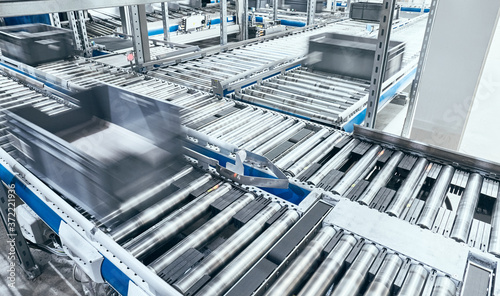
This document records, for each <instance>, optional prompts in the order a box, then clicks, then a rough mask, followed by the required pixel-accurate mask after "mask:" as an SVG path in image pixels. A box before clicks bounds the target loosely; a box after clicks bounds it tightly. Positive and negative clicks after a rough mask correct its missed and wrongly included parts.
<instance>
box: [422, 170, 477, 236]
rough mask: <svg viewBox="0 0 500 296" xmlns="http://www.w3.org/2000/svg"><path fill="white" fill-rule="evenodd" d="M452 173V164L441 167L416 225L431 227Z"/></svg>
mask: <svg viewBox="0 0 500 296" xmlns="http://www.w3.org/2000/svg"><path fill="white" fill-rule="evenodd" d="M454 173H455V169H454V168H453V167H452V166H449V165H447V166H444V167H443V168H441V172H440V173H439V177H438V179H437V180H436V183H435V184H434V186H433V187H432V190H431V192H430V193H429V197H427V200H426V201H425V205H424V208H423V209H422V213H421V214H420V217H418V220H417V225H419V226H420V227H423V228H427V229H429V228H431V227H432V224H433V223H434V219H436V215H437V212H438V210H439V208H440V207H441V205H442V204H443V201H444V199H445V198H446V192H448V187H449V186H450V182H451V178H453V174H454ZM481 184H482V179H481Z"/></svg>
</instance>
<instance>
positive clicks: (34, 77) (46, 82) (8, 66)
mask: <svg viewBox="0 0 500 296" xmlns="http://www.w3.org/2000/svg"><path fill="white" fill-rule="evenodd" d="M0 65H2V66H5V67H7V68H9V69H11V70H12V71H15V72H17V73H20V74H23V75H24V76H27V77H30V78H33V79H35V80H36V81H40V82H42V83H43V84H45V85H46V86H48V87H50V88H52V89H55V90H57V91H60V92H62V93H64V94H67V95H71V94H72V92H71V91H69V90H67V89H65V88H63V87H60V86H58V85H55V84H52V83H50V82H48V81H45V80H41V79H40V78H38V77H36V76H33V75H30V74H28V73H25V72H23V71H21V70H19V69H17V68H14V67H12V66H10V65H8V64H5V63H0Z"/></svg>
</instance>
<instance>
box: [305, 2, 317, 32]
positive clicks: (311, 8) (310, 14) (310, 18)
mask: <svg viewBox="0 0 500 296" xmlns="http://www.w3.org/2000/svg"><path fill="white" fill-rule="evenodd" d="M315 13H316V0H308V1H307V22H306V24H307V25H308V26H309V25H312V24H314V14H315Z"/></svg>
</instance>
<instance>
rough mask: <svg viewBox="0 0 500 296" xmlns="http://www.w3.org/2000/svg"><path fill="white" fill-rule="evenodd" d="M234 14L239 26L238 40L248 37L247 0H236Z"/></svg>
mask: <svg viewBox="0 0 500 296" xmlns="http://www.w3.org/2000/svg"><path fill="white" fill-rule="evenodd" d="M236 14H237V16H238V26H239V27H240V35H239V39H240V41H243V40H246V39H248V0H236Z"/></svg>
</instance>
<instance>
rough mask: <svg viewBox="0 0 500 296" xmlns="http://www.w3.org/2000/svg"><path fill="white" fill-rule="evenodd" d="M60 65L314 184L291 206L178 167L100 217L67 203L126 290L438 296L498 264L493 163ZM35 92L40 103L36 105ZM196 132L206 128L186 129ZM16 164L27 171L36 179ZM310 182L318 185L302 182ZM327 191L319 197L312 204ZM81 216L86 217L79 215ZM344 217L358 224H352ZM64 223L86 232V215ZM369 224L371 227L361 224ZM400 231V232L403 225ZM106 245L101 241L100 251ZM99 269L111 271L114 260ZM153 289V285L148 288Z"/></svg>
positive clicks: (74, 78) (21, 88) (47, 103)
mask: <svg viewBox="0 0 500 296" xmlns="http://www.w3.org/2000/svg"><path fill="white" fill-rule="evenodd" d="M60 66H61V65H57V64H52V65H45V66H42V67H41V68H40V69H43V71H44V72H47V73H52V74H56V75H55V77H59V78H64V81H62V82H63V84H64V83H66V86H67V87H69V88H71V87H74V88H75V89H81V88H85V87H87V86H90V85H98V84H100V83H102V82H103V81H107V82H109V83H112V84H113V83H116V85H120V86H121V87H124V88H125V89H128V90H130V91H132V92H135V93H138V94H144V95H150V96H152V97H154V98H156V99H158V100H166V101H169V102H172V103H175V104H178V105H179V106H181V107H182V108H183V109H182V110H181V117H182V121H183V124H184V126H185V127H186V128H187V129H192V130H193V131H196V132H199V134H200V135H204V136H206V137H205V138H203V137H200V139H201V140H207V139H208V143H209V145H207V146H204V148H207V149H208V148H211V146H212V145H211V144H214V145H219V146H218V147H217V148H219V150H217V149H212V150H210V152H211V153H212V154H209V155H210V157H215V156H214V155H215V154H217V153H219V154H224V153H226V152H224V149H226V148H227V146H225V145H224V144H228V145H229V144H231V145H236V146H239V147H243V148H247V150H249V151H253V152H258V154H263V155H265V156H266V157H268V158H269V159H270V160H272V161H273V162H274V163H276V164H277V165H278V166H279V167H280V168H282V169H283V170H285V172H286V173H287V174H288V176H289V180H290V184H292V185H294V184H301V185H302V186H303V187H302V188H301V189H300V190H305V189H304V188H307V189H308V190H311V193H310V194H309V196H308V198H306V200H304V202H302V203H301V202H300V201H299V202H297V203H296V205H297V206H294V205H292V204H291V203H287V202H286V201H285V200H283V199H280V197H276V196H273V194H269V193H268V192H266V191H259V190H258V189H257V188H252V187H242V186H241V185H240V184H236V183H227V182H229V181H227V180H223V179H221V178H219V176H218V175H217V174H216V173H214V171H213V170H211V171H209V172H207V171H200V170H199V169H198V168H194V167H192V166H190V165H182V166H179V167H178V168H176V169H175V170H174V171H172V172H171V174H167V176H165V178H164V181H163V182H160V183H158V184H157V185H156V186H154V187H152V188H150V189H148V190H145V191H143V192H141V193H140V194H138V195H137V197H136V198H137V199H140V200H141V201H143V202H140V203H139V202H138V201H137V200H136V201H133V200H131V201H130V202H129V203H128V204H123V205H121V206H120V207H118V208H117V209H116V210H115V211H113V212H112V213H111V214H110V215H109V216H107V217H105V219H104V220H101V221H94V219H93V218H92V217H90V216H89V215H88V214H86V213H79V212H77V213H75V212H74V211H71V209H73V208H72V207H71V206H69V208H70V210H68V208H67V207H62V208H64V211H65V212H66V213H68V215H71V216H72V218H73V217H78V218H77V220H76V221H78V222H79V223H80V225H85V227H87V226H88V225H87V224H86V222H89V221H87V220H86V219H89V220H90V221H92V223H91V222H89V223H90V224H91V226H92V227H90V226H88V227H87V228H85V229H86V230H84V231H85V237H86V238H89V240H90V241H91V243H92V242H94V243H95V247H96V248H97V249H98V250H99V252H100V253H101V254H103V256H106V257H112V256H113V258H114V256H115V254H116V255H117V256H120V257H119V258H120V260H118V259H116V260H115V261H113V264H115V265H116V266H118V267H119V268H118V269H119V270H122V269H123V270H128V268H129V266H130V269H131V273H127V271H125V274H126V276H125V277H124V278H126V280H125V282H124V283H120V285H116V289H117V290H120V293H122V294H123V295H127V294H128V295H137V294H134V291H133V290H127V289H126V288H123V287H127V284H128V285H135V284H134V283H138V285H136V286H140V289H143V290H147V291H148V293H149V294H151V295H212V294H213V295H227V296H230V295H238V296H244V295H252V294H253V293H255V292H257V294H258V295H264V294H266V293H267V294H270V295H275V294H276V292H274V291H280V292H278V294H280V295H297V294H298V295H325V294H327V293H330V294H331V295H337V294H338V295H352V293H357V294H359V295H387V294H389V293H390V294H394V295H416V294H418V293H420V292H421V291H422V290H423V289H426V291H428V295H456V294H457V291H460V289H462V286H465V287H467V285H468V284H469V285H470V283H469V282H467V280H466V275H467V274H468V273H467V272H469V271H470V270H468V269H467V268H469V269H472V268H470V267H466V269H465V270H464V266H468V265H467V263H469V262H470V261H469V259H468V258H469V257H468V256H470V258H474V257H475V256H476V255H477V256H478V257H479V258H481V259H482V260H484V261H481V262H483V263H484V262H490V261H491V262H495V264H496V261H495V260H496V259H495V258H494V257H493V256H492V255H491V254H496V253H495V252H497V251H495V250H496V249H497V248H498V245H496V238H498V235H499V234H498V227H497V224H498V223H499V222H498V221H499V219H498V217H497V215H498V210H497V208H500V206H499V205H498V203H496V198H497V197H498V182H497V181H498V180H497V179H495V175H494V174H491V175H490V174H488V173H489V171H488V169H487V168H485V167H478V168H476V167H471V166H470V163H466V162H460V161H456V160H455V159H447V158H446V157H441V158H439V157H436V156H435V155H430V154H429V153H427V152H428V151H427V150H424V149H421V150H418V149H417V148H415V147H407V146H405V147H403V146H401V145H396V144H394V143H385V142H383V141H380V140H378V139H377V138H373V139H370V137H368V136H366V134H363V135H358V134H356V133H355V135H354V136H350V135H348V134H346V133H343V132H340V131H335V130H332V129H330V128H328V127H325V126H321V125H318V124H312V123H310V122H307V121H304V120H300V119H297V118H296V117H290V116H285V115H282V114H276V113H274V112H270V111H269V110H266V109H264V108H258V107H254V106H252V105H248V104H245V103H240V102H236V101H234V100H230V99H227V98H223V99H219V98H216V97H214V96H212V95H210V94H208V93H205V92H203V91H198V90H194V89H189V88H185V87H182V86H179V85H177V84H172V83H169V82H165V81H161V80H156V79H152V78H151V77H150V76H147V75H146V76H143V75H136V74H132V73H129V72H128V71H123V70H119V69H116V68H113V67H109V66H106V65H102V64H99V63H95V62H92V61H88V60H83V59H78V60H75V61H70V62H67V63H66V65H62V67H60ZM180 68H181V67H179V69H180ZM75 69H76V70H75ZM299 71H301V70H297V72H299ZM96 73H97V75H96ZM200 73H201V72H200ZM307 74H310V73H306V72H304V75H307ZM315 75H316V74H314V73H312V74H310V76H315ZM0 78H4V77H0ZM333 80H334V81H338V80H336V79H333ZM0 82H2V81H1V80H0ZM4 82H5V83H4V84H1V86H0V96H1V95H2V93H1V92H2V91H4V94H5V98H7V100H10V99H11V98H12V97H11V96H12V95H15V96H16V99H22V100H24V101H20V103H21V104H22V103H23V102H24V103H27V104H33V105H34V106H35V107H36V108H39V109H40V110H41V111H43V112H45V113H47V114H49V113H51V112H53V113H52V114H57V112H64V110H66V108H70V107H71V106H70V105H69V106H68V105H66V104H67V102H66V101H65V99H64V98H57V97H56V96H55V95H48V94H46V93H44V92H43V91H40V89H39V88H37V87H35V88H34V89H31V88H29V87H27V86H26V85H24V84H19V83H18V82H16V81H13V80H12V79H10V78H6V79H5V81H4ZM54 82H55V81H53V83H54ZM197 83H198V82H197ZM55 84H58V83H55ZM362 85H363V83H362V82H359V83H358V84H356V83H353V84H352V85H350V86H349V87H347V86H345V87H344V86H341V87H340V88H338V86H337V88H338V89H339V94H340V93H344V92H348V91H349V90H357V89H358V87H360V86H361V87H362ZM4 86H5V87H4ZM41 89H45V86H43V87H42V88H41ZM324 89H325V90H326V89H327V88H326V87H325V88H324ZM33 95H34V96H36V98H42V99H43V100H41V101H30V99H29V98H30V96H33ZM25 96H26V97H25ZM51 100H53V101H55V103H52V101H51ZM56 103H57V104H56ZM15 104H16V103H14V106H16V105H15ZM346 104H347V103H346ZM7 106H9V105H7ZM339 106H341V104H340V103H339ZM2 131H3V130H2ZM194 135H198V134H190V135H189V137H193V138H195V136H194ZM211 140H213V142H210V141H211ZM2 143H3V142H2ZM6 143H7V144H6V145H7V146H8V145H12V144H11V143H8V142H6ZM201 145H202V146H203V145H205V144H204V143H203V144H201ZM7 146H5V147H7ZM2 147H4V146H2ZM212 148H213V147H212ZM5 149H7V148H5ZM228 150H229V151H232V150H231V149H228ZM221 151H222V152H221ZM215 152H217V153H215ZM0 156H1V157H2V163H1V164H2V166H3V165H5V163H4V162H3V160H4V158H5V159H8V158H6V157H7V156H4V155H3V154H0ZM8 161H9V164H10V163H13V164H15V163H14V162H12V160H10V159H8ZM212 166H213V164H212ZM13 167H15V166H13ZM15 168H16V175H17V177H18V178H24V176H27V177H29V176H30V173H29V172H25V171H22V173H19V172H18V171H17V170H19V169H20V168H19V167H15ZM490 168H491V167H490ZM9 169H10V167H9V166H7V171H8V170H9ZM478 172H479V173H478ZM4 178H5V172H3V171H2V180H4ZM30 180H31V181H30V183H33V184H35V185H36V187H37V188H44V190H47V191H44V195H45V194H46V192H52V191H51V190H50V189H47V188H45V187H44V185H43V184H39V183H36V182H35V181H34V180H33V179H30ZM305 183H309V184H314V185H316V186H307V187H306V185H305ZM27 184H28V183H27ZM18 185H20V184H18ZM16 186H17V185H16ZM19 187H20V188H24V187H22V186H19ZM32 188H34V187H31V186H29V187H28V190H31V189H32ZM33 190H34V189H33ZM23 193H24V194H25V193H26V192H22V191H20V192H19V194H20V195H23ZM53 195H55V196H57V194H55V193H54V192H52V193H50V194H47V196H48V200H49V201H50V202H49V209H50V210H54V211H55V213H58V214H59V212H57V210H56V209H55V208H54V209H53V208H51V207H50V203H51V202H52V201H53V200H55V201H57V202H58V203H57V205H58V206H59V207H60V206H61V205H62V204H64V203H65V200H62V201H58V199H57V197H54V196H53ZM263 196H264V197H263ZM25 198H26V197H25ZM59 198H60V197H59ZM318 199H323V201H320V202H316V201H317V200H318ZM400 199H401V201H399V202H398V204H399V205H400V206H399V207H398V208H399V209H400V210H398V213H399V214H398V215H395V216H397V217H398V218H399V219H396V218H394V217H389V215H388V212H389V210H388V209H389V208H390V207H391V204H393V203H394V202H396V201H398V200H400ZM27 200H28V202H29V199H27ZM41 200H42V202H43V201H44V200H45V199H41ZM59 202H61V203H59ZM426 207H427V208H428V209H427V210H424V208H426ZM270 209H272V210H270ZM335 209H338V210H337V211H335ZM346 209H347V210H346ZM73 210H74V209H73ZM329 211H331V212H333V213H330V214H329ZM334 211H335V212H334ZM426 212H429V213H431V214H428V216H429V217H430V218H429V219H430V220H432V221H430V222H429V223H428V225H429V227H425V228H427V229H420V226H418V224H419V223H418V221H419V218H421V217H422V216H423V215H424V213H426ZM359 213H361V214H359ZM80 214H81V215H84V217H85V219H84V221H86V222H84V223H82V220H78V219H79V217H80V216H79V215H80ZM426 215H427V214H426ZM61 216H62V214H61ZM62 217H64V216H62ZM68 217H69V216H68ZM359 217H363V219H360V218H359ZM139 218H140V219H139ZM342 218H349V219H350V220H351V221H350V223H342ZM387 219H389V220H387ZM144 221H145V223H144ZM374 221H376V223H375V222H374ZM379 221H389V222H390V223H386V224H384V223H383V222H380V223H379ZM65 223H66V222H65ZM94 223H96V224H97V226H99V227H100V229H97V228H95V225H94ZM67 224H68V225H71V227H75V228H77V226H76V223H75V225H73V224H72V222H71V221H67ZM389 224H390V225H394V227H393V228H391V227H390V226H388V225H389ZM104 226H105V227H106V228H105V229H104ZM137 226H139V227H137ZM363 227H365V228H367V229H368V230H367V231H365V232H363V231H360V229H362V228H363ZM377 228H380V229H377ZM121 229H125V230H124V231H121V232H123V238H122V236H121V235H120V237H115V238H116V240H115V241H113V240H112V238H113V237H114V236H115V235H114V233H116V232H119V231H120V230H121ZM304 229H306V230H304ZM398 229H401V231H400V232H398V231H395V230H398ZM432 232H435V233H438V234H439V235H435V234H433V233H432ZM324 233H327V234H328V235H327V236H323V235H322V234H324ZM404 233H406V236H405V235H403V234H404ZM95 234H97V237H94V235H95ZM427 234H431V235H433V236H434V237H437V238H438V241H437V242H436V246H434V245H432V246H431V245H429V244H430V243H432V242H433V241H431V240H426V238H427V239H428V237H426V236H425V235H427ZM410 236H414V237H413V238H412V239H414V240H415V242H413V241H411V242H412V243H415V244H416V246H415V249H416V250H411V248H409V247H406V246H412V243H410V240H409V239H408V237H410ZM460 237H463V238H462V239H459V238H460ZM451 238H453V239H455V240H459V241H463V242H464V243H461V244H459V243H458V242H455V241H454V240H452V239H451ZM96 242H97V243H96ZM102 242H104V246H105V247H104V249H101V247H102V245H101V246H99V244H100V243H102ZM117 242H118V243H119V244H116V243H117ZM426 242H429V244H428V245H425V247H426V248H429V249H432V250H433V251H435V253H434V252H432V254H428V252H422V250H425V249H426V248H424V247H422V244H425V243H426ZM108 244H109V245H108ZM441 245H444V246H446V247H449V248H447V251H448V252H449V253H446V252H442V251H441V250H440V249H439V246H441ZM108 246H112V248H109V247H108ZM450 246H451V247H450ZM107 248H109V250H111V251H107ZM365 248H369V249H371V251H370V252H369V253H373V254H371V255H370V256H368V257H370V258H369V259H366V258H363V257H365V256H367V255H366V252H365V251H366V250H365ZM363 250H365V251H363ZM488 252H489V253H490V254H488ZM110 253H113V254H112V256H111V255H110ZM124 254H125V255H124ZM123 256H125V257H123ZM372 257H373V258H372ZM122 258H126V259H125V260H123V259H122ZM106 260H107V259H106ZM111 260H114V259H111ZM119 261H123V262H125V263H123V264H122V262H119ZM118 262H119V263H118ZM360 262H361V263H360ZM455 262H458V263H457V264H455V265H453V263H455ZM108 264H109V263H108ZM120 264H121V265H120ZM450 265H453V266H451V267H450ZM457 266H459V267H457ZM143 268H144V269H143ZM488 268H491V266H488ZM98 270H103V274H104V273H105V270H106V266H105V265H103V267H102V268H99V269H98ZM136 270H140V272H139V273H138V274H139V275H140V276H137V275H136V276H135V277H134V275H133V274H134V273H135V272H136ZM494 270H495V268H493V269H492V272H493V271H494ZM257 271H258V272H257ZM114 272H116V270H115V271H114ZM470 272H472V271H470ZM491 274H492V273H491ZM491 274H488V275H491ZM285 275H286V276H285ZM428 275H429V276H428ZM127 278H130V282H129V281H128V280H127ZM132 279H133V281H132ZM106 280H107V281H108V278H106ZM158 281H159V282H161V283H160V284H158ZM489 281H490V282H488V283H490V285H492V287H493V288H489V289H491V290H494V289H497V287H498V285H496V280H495V279H494V277H492V276H490V277H489ZM109 282H113V281H112V280H109ZM146 282H147V284H146ZM130 283H132V284H130ZM143 283H144V284H143ZM249 283H256V285H254V286H252V285H250V284H249ZM493 283H495V284H493ZM164 285H165V286H164ZM153 286H154V287H155V288H154V291H152V288H149V287H153ZM245 287H246V288H245ZM160 288H164V289H167V290H168V293H164V292H165V291H166V290H161V289H160ZM124 289H125V290H124ZM148 289H149V290H148ZM123 291H125V293H124V292H123ZM158 291H161V292H158ZM242 291H243V292H242ZM431 293H432V294H431ZM328 295H329V294H328Z"/></svg>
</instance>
